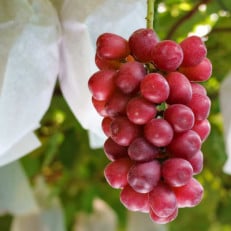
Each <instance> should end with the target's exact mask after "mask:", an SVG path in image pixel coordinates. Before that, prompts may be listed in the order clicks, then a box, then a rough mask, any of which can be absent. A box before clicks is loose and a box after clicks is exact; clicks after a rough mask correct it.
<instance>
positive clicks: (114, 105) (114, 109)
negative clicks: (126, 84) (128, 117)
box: [105, 89, 131, 117]
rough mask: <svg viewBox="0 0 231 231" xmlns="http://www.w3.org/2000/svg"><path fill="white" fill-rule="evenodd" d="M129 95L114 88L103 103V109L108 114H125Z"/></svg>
mask: <svg viewBox="0 0 231 231" xmlns="http://www.w3.org/2000/svg"><path fill="white" fill-rule="evenodd" d="M130 98H131V96H130V95H127V94H124V93H123V92H121V91H120V90H118V89H116V90H115V91H114V92H113V93H112V95H111V96H110V97H109V99H108V100H107V102H106V103H105V110H106V112H107V115H108V116H111V117H113V116H116V115H122V114H126V107H127V103H128V101H129V100H130Z"/></svg>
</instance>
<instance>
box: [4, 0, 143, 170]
mask: <svg viewBox="0 0 231 231" xmlns="http://www.w3.org/2000/svg"><path fill="white" fill-rule="evenodd" d="M0 6H1V7H0V127H1V129H0V166H1V165H4V164H7V163H8V162H11V161H13V160H16V159H18V158H20V157H21V156H23V155H25V154H26V153H27V152H29V151H31V150H32V149H33V148H34V149H35V148H37V147H38V145H39V141H38V140H37V139H36V138H35V136H34V135H33V131H34V130H35V129H37V128H39V126H40V120H41V119H42V117H43V115H44V114H45V113H46V111H47V109H48V108H49V105H50V101H51V98H52V94H53V90H54V86H55V83H56V82H57V81H59V82H60V86H61V90H62V93H63V96H64V98H65V99H66V101H67V103H68V105H69V106H70V108H71V110H72V112H73V113H74V115H75V116H76V118H77V119H78V121H79V122H80V123H81V125H82V126H83V128H85V129H87V130H88V131H89V139H90V145H91V146H92V148H97V147H101V146H102V144H103V142H104V140H105V136H104V135H103V133H102V131H101V119H102V118H101V117H100V116H99V115H97V113H96V111H95V110H94V108H93V106H92V103H91V95H90V92H89V90H88V86H87V82H88V79H89V77H90V75H91V74H93V72H95V71H96V70H97V69H96V66H95V64H94V50H95V40H96V38H97V36H98V35H99V34H101V33H103V32H106V31H108V32H114V33H118V34H120V35H122V36H124V37H125V38H128V36H129V35H130V34H131V33H132V31H134V30H135V29H138V28H140V27H145V14H146V1H139V0H125V1H123V2H118V1H114V0H106V1H105V0H97V1H91V0H85V1H84V3H83V1H81V0H63V1H60V0H52V2H51V1H49V0H30V1H28V0H17V1H16V0H8V1H5V0H0ZM26 146H28V147H29V148H27V149H26V148H25V147H26ZM22 147H23V148H22ZM9 152H10V154H8V153H9Z"/></svg>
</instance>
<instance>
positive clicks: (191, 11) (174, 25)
mask: <svg viewBox="0 0 231 231" xmlns="http://www.w3.org/2000/svg"><path fill="white" fill-rule="evenodd" d="M210 1H211V0H201V1H200V2H198V3H197V4H196V5H195V6H194V7H193V8H192V9H191V10H190V11H189V12H188V13H187V14H185V15H184V16H183V17H181V18H180V19H179V20H178V21H176V23H175V24H173V26H172V27H171V28H170V30H169V32H168V34H167V36H166V39H171V38H172V36H173V34H174V33H175V32H176V30H177V28H178V27H179V26H181V24H183V23H184V22H185V21H187V20H188V19H189V18H191V17H192V16H193V15H194V14H195V13H196V12H197V11H198V8H199V6H200V5H202V4H207V3H209V2H210Z"/></svg>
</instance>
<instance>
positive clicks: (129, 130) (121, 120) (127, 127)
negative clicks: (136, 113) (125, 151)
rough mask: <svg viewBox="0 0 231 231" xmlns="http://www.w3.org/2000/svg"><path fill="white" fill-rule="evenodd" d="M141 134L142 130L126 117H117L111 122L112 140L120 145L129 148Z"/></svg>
mask: <svg viewBox="0 0 231 231" xmlns="http://www.w3.org/2000/svg"><path fill="white" fill-rule="evenodd" d="M139 134H140V128H139V127H138V126H137V125H135V124H133V123H132V122H131V121H130V120H128V119H127V118H126V117H122V116H120V117H116V118H115V119H114V120H113V121H112V122H111V138H112V139H113V140H114V141H115V142H116V143H117V144H119V145H122V146H128V145H129V144H130V143H131V142H132V141H133V140H134V139H135V138H136V137H138V136H139Z"/></svg>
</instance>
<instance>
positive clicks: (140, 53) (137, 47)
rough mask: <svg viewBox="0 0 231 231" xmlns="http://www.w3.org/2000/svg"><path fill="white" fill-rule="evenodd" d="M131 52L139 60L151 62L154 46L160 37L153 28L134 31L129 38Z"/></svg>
mask: <svg viewBox="0 0 231 231" xmlns="http://www.w3.org/2000/svg"><path fill="white" fill-rule="evenodd" d="M128 42H129V46H130V49H131V54H132V55H133V56H134V57H135V59H136V60H137V61H140V62H144V63H145V62H150V61H151V60H152V54H151V51H152V48H153V47H154V46H155V45H156V44H157V43H158V37H157V34H156V33H155V31H153V30H152V29H146V28H142V29H138V30H136V31H134V32H133V33H132V35H131V36H130V38H129V40H128Z"/></svg>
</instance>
